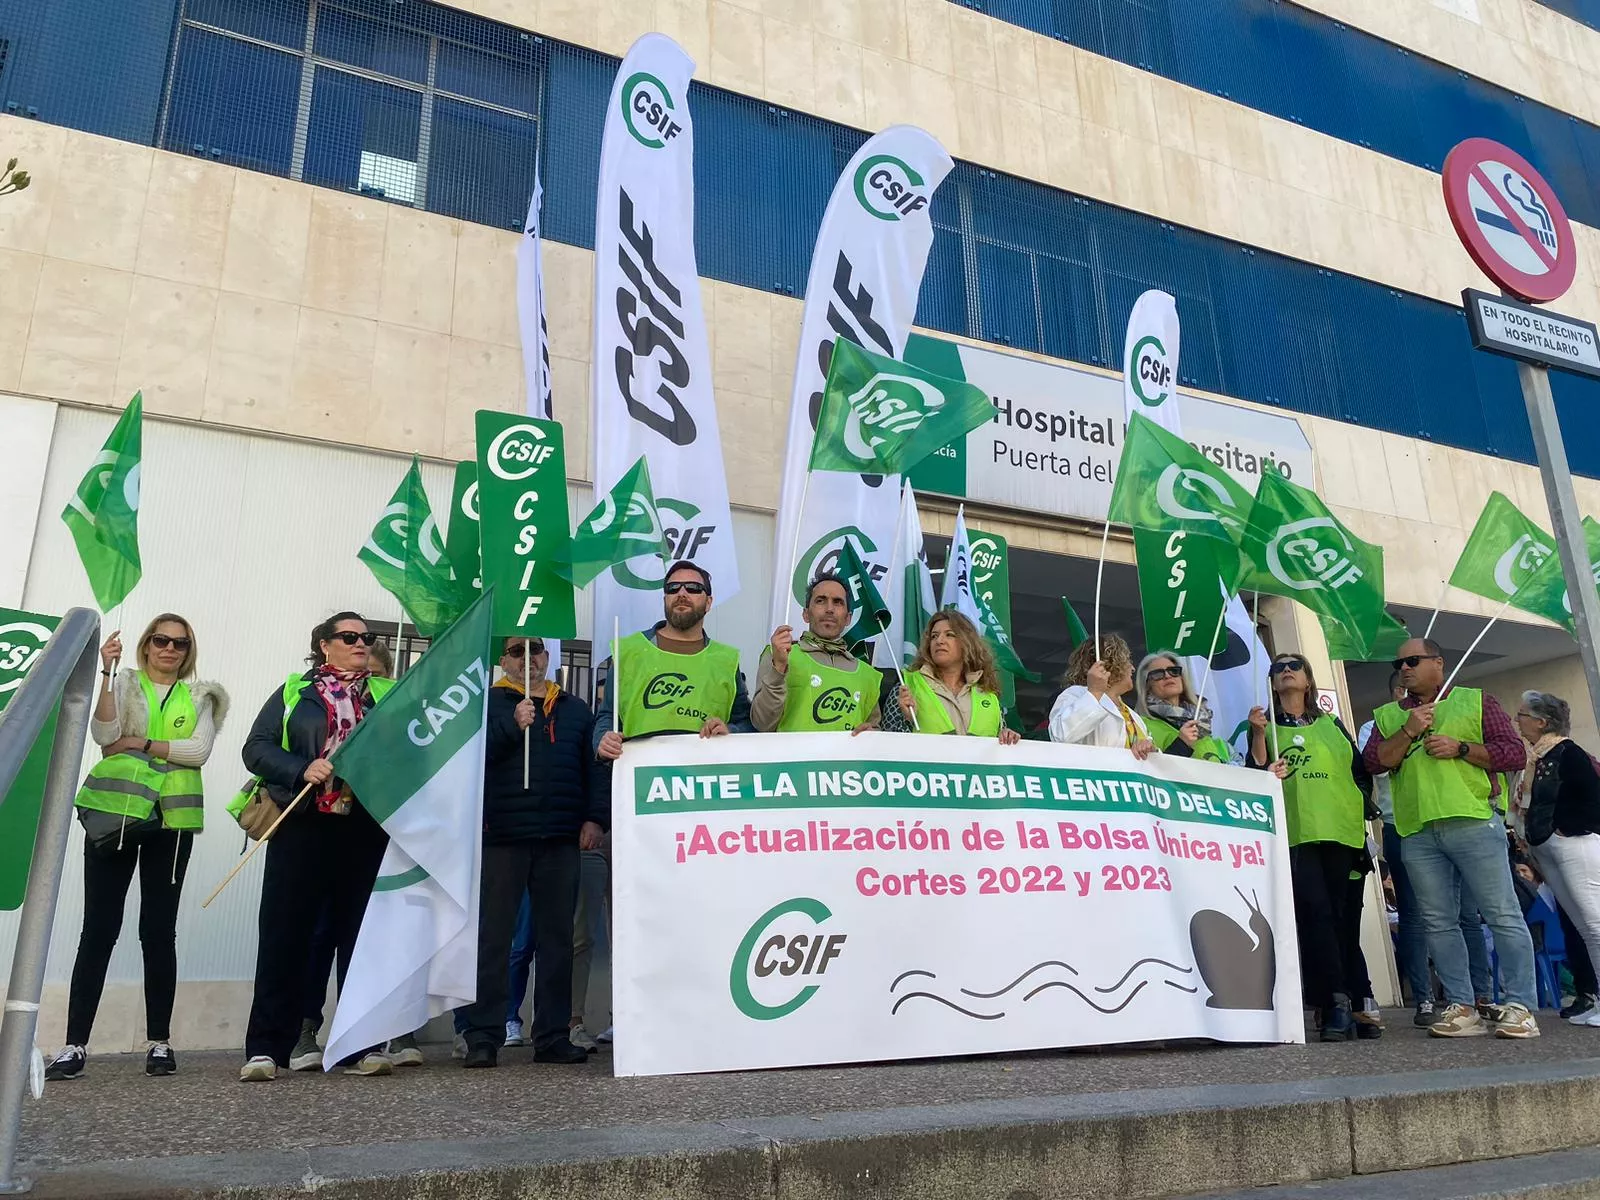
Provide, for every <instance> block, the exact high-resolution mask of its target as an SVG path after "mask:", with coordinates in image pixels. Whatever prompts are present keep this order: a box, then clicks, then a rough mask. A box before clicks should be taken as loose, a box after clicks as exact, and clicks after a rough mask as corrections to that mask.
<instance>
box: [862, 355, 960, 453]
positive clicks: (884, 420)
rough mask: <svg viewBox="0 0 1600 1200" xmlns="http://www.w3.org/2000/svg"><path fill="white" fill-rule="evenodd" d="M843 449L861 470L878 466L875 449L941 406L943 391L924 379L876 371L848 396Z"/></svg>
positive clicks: (922, 420) (907, 430) (910, 429)
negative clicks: (848, 405)
mask: <svg viewBox="0 0 1600 1200" xmlns="http://www.w3.org/2000/svg"><path fill="white" fill-rule="evenodd" d="M848 399H849V404H850V416H849V419H848V420H846V421H845V426H844V444H845V449H846V450H848V451H849V452H850V453H851V454H853V455H854V456H855V458H856V462H857V463H858V464H859V465H860V466H861V467H863V468H864V469H869V470H870V469H871V468H872V467H874V466H876V465H877V458H876V449H877V447H878V446H881V445H882V444H883V443H884V442H887V441H888V440H889V438H890V436H891V435H892V436H903V435H906V434H909V433H912V432H913V431H915V430H916V429H917V428H918V427H919V426H920V425H921V424H922V423H923V422H924V421H926V420H927V419H928V418H929V417H931V416H933V415H934V414H936V413H937V412H938V411H939V409H941V408H942V407H944V393H943V392H941V391H940V390H939V389H938V388H937V387H935V386H934V385H933V384H931V383H929V382H928V381H927V380H925V379H913V378H911V377H910V376H909V375H894V374H891V373H890V372H888V371H879V372H877V373H876V374H874V375H873V377H872V378H871V379H869V380H867V382H866V383H864V384H862V385H861V387H860V388H858V389H857V390H856V391H854V392H852V393H851V394H850V396H849V397H848Z"/></svg>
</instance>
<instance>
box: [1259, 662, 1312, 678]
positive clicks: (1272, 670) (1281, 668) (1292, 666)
mask: <svg viewBox="0 0 1600 1200" xmlns="http://www.w3.org/2000/svg"><path fill="white" fill-rule="evenodd" d="M1305 669H1306V660H1305V659H1303V658H1286V659H1284V660H1283V661H1282V662H1275V663H1273V664H1272V665H1271V666H1270V667H1268V668H1267V674H1268V675H1282V674H1283V673H1284V672H1285V671H1304V670H1305Z"/></svg>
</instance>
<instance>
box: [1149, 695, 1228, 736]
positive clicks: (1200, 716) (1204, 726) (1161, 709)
mask: <svg viewBox="0 0 1600 1200" xmlns="http://www.w3.org/2000/svg"><path fill="white" fill-rule="evenodd" d="M1144 706H1145V707H1146V708H1147V709H1149V710H1150V715H1151V716H1153V717H1160V718H1161V719H1162V720H1163V721H1166V722H1167V723H1168V724H1169V725H1171V726H1172V727H1173V728H1174V729H1182V728H1183V727H1184V726H1185V725H1187V724H1188V723H1189V722H1190V721H1193V722H1194V723H1195V724H1196V725H1198V726H1199V727H1200V736H1201V737H1210V736H1211V706H1210V705H1209V704H1206V703H1205V702H1204V701H1202V702H1201V703H1200V704H1199V706H1198V707H1197V706H1195V705H1193V704H1167V703H1165V702H1164V701H1161V700H1154V699H1151V698H1150V697H1149V696H1146V697H1145V703H1144Z"/></svg>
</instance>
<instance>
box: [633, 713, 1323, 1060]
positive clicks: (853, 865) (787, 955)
mask: <svg viewBox="0 0 1600 1200" xmlns="http://www.w3.org/2000/svg"><path fill="white" fill-rule="evenodd" d="M613 781H614V789H615V790H614V797H615V803H614V808H613V815H614V818H615V826H614V831H615V838H616V855H617V861H618V862H619V863H622V864H624V867H623V870H621V871H620V872H619V873H618V874H617V877H616V911H615V923H616V963H615V979H616V1002H615V1009H616V1022H617V1031H618V1036H617V1042H616V1064H615V1069H616V1073H617V1074H618V1075H656V1074H671V1073H678V1072H692V1071H727V1070H743V1069H749V1068H759V1067H787V1066H801V1065H808V1064H816V1063H835V1062H863V1061H869V1060H894V1059H908V1058H924V1057H934V1056H940V1055H963V1054H982V1053H994V1052H1000V1051H1011V1050H1029V1049H1041V1048H1046V1047H1053V1046H1081V1045H1101V1044H1108V1043H1116V1042H1138V1041H1147V1040H1152V1039H1172V1038H1194V1037H1201V1038H1213V1039H1216V1040H1218V1041H1224V1042H1299V1041H1302V1040H1304V1026H1303V1022H1302V1010H1301V997H1300V970H1299V957H1298V953H1297V951H1296V948H1295V923H1294V902H1293V897H1292V894H1291V890H1290V880H1289V865H1288V864H1289V855H1288V846H1287V839H1286V838H1285V836H1284V833H1283V802H1282V795H1281V792H1280V790H1279V785H1278V782H1277V780H1276V779H1274V778H1273V777H1272V776H1271V775H1270V774H1268V773H1267V772H1265V771H1246V770H1244V769H1242V768H1239V767H1229V766H1221V765H1218V764H1215V763H1206V762H1200V761H1197V760H1194V759H1182V758H1170V757H1167V756H1165V755H1153V756H1152V757H1151V758H1150V759H1149V760H1148V761H1147V762H1146V763H1142V764H1141V763H1138V762H1136V761H1135V760H1134V758H1133V756H1132V755H1131V754H1130V753H1128V752H1127V751H1125V750H1105V749H1096V748H1091V747H1083V746H1059V745H1053V744H1049V743H1039V742H1023V743H1021V744H1020V745H1017V746H1001V745H1000V744H999V743H998V742H995V741H993V740H992V739H987V738H956V737H942V738H941V737H920V736H918V735H916V734H892V733H867V734H863V735H861V736H860V737H858V738H855V739H849V738H844V737H839V736H836V735H831V734H764V735H761V736H759V737H756V736H734V737H730V738H713V739H709V740H705V741H702V740H700V739H698V738H660V739H655V740H652V741H647V742H639V743H630V745H629V748H628V750H627V751H626V752H625V753H624V754H623V756H622V758H621V759H619V760H618V761H617V764H616V769H615V774H614V776H613Z"/></svg>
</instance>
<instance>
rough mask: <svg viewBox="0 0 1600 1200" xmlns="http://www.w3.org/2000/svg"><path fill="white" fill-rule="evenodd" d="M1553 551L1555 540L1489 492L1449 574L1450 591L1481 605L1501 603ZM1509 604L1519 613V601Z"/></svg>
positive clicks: (1497, 494) (1509, 503) (1501, 496)
mask: <svg viewBox="0 0 1600 1200" xmlns="http://www.w3.org/2000/svg"><path fill="white" fill-rule="evenodd" d="M1555 551H1556V540H1555V538H1553V537H1551V536H1550V535H1549V534H1548V533H1546V532H1545V531H1544V530H1543V529H1541V528H1540V527H1539V525H1538V524H1537V523H1536V522H1534V521H1531V520H1529V519H1528V518H1527V517H1526V516H1524V515H1523V513H1522V510H1521V509H1519V508H1518V507H1517V506H1516V505H1515V504H1513V503H1511V501H1510V500H1508V499H1506V498H1505V497H1504V496H1503V495H1501V494H1500V493H1499V492H1492V493H1490V495H1489V500H1488V503H1486V504H1485V505H1484V506H1483V512H1481V513H1479V514H1478V520H1477V523H1476V524H1475V525H1473V527H1472V533H1471V535H1470V536H1469V537H1468V538H1467V544H1466V545H1465V546H1463V547H1462V549H1461V557H1460V558H1459V559H1457V560H1456V567H1455V570H1454V571H1452V572H1450V586H1451V587H1458V588H1460V589H1461V590H1462V591H1464V592H1471V593H1472V594H1473V595H1474V596H1482V597H1484V598H1485V599H1486V600H1500V601H1504V600H1506V599H1508V598H1509V597H1510V596H1512V595H1513V594H1515V593H1516V592H1517V591H1519V590H1520V589H1521V587H1522V585H1523V584H1525V583H1527V582H1528V580H1529V578H1531V577H1532V575H1533V574H1534V572H1535V571H1537V570H1538V569H1539V567H1540V565H1541V564H1543V563H1544V561H1545V560H1546V559H1548V558H1551V557H1553V556H1554V555H1555ZM1511 603H1512V605H1513V606H1514V607H1516V608H1521V607H1522V604H1521V602H1520V601H1517V600H1513V601H1512V602H1511Z"/></svg>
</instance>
